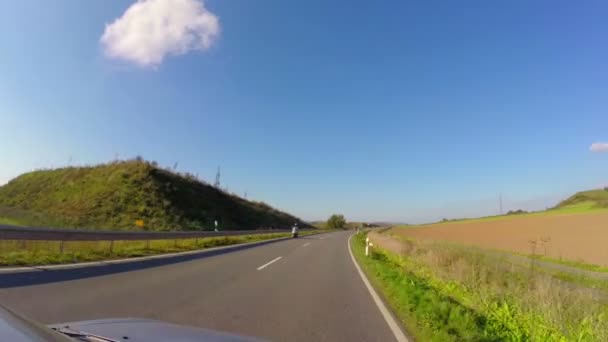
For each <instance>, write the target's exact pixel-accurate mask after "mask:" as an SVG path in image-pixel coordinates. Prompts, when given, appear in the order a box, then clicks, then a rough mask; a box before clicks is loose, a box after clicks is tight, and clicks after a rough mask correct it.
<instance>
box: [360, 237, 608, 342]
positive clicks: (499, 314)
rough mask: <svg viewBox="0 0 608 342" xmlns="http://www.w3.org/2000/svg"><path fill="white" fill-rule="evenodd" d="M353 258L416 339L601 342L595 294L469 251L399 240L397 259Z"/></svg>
mask: <svg viewBox="0 0 608 342" xmlns="http://www.w3.org/2000/svg"><path fill="white" fill-rule="evenodd" d="M364 240H365V235H364V234H359V235H357V236H356V237H355V238H354V239H353V252H354V253H355V255H356V257H357V259H358V261H359V263H360V264H361V265H362V267H363V268H364V269H365V270H366V273H367V274H368V275H369V276H370V279H371V280H372V282H374V283H375V285H376V286H377V287H378V288H379V289H380V290H381V293H383V294H384V296H385V298H386V299H387V300H388V302H389V303H390V304H391V306H392V307H393V308H394V310H395V311H396V313H397V315H398V316H399V317H400V318H401V320H402V321H403V322H404V323H405V326H406V327H407V329H408V331H409V332H410V333H411V334H413V335H414V337H416V338H417V339H418V340H421V341H606V340H608V322H607V321H606V318H607V317H608V306H607V305H606V303H605V302H603V301H602V300H599V299H598V298H597V295H596V292H597V291H596V292H594V290H592V289H587V288H581V287H576V286H572V285H571V284H568V283H565V282H562V281H560V280H558V279H556V278H555V277H553V276H551V275H547V274H545V273H543V272H540V271H538V269H537V267H535V264H534V263H532V262H531V263H530V267H529V268H521V267H514V266H513V265H512V264H509V263H507V262H504V260H501V259H499V258H489V257H487V256H486V255H484V254H483V253H479V252H477V251H475V250H474V249H473V250H471V249H467V248H457V247H454V246H450V245H445V244H440V243H420V242H418V241H414V240H408V241H403V244H402V250H401V251H400V253H399V255H397V254H395V253H391V252H387V251H381V250H378V249H375V250H374V252H373V253H372V257H370V258H366V257H364V255H363V249H364Z"/></svg>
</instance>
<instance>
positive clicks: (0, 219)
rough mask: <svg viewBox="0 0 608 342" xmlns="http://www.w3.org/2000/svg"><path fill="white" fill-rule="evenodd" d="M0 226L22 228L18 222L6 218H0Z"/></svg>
mask: <svg viewBox="0 0 608 342" xmlns="http://www.w3.org/2000/svg"><path fill="white" fill-rule="evenodd" d="M0 224H9V225H11V226H23V224H22V223H21V222H20V221H18V220H16V219H13V218H8V217H0Z"/></svg>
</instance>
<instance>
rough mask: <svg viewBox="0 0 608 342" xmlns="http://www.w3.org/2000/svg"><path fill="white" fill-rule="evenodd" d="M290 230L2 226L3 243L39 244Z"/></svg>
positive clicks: (218, 235)
mask: <svg viewBox="0 0 608 342" xmlns="http://www.w3.org/2000/svg"><path fill="white" fill-rule="evenodd" d="M287 232H290V230H288V229H265V230H225V231H219V232H215V231H186V232H175V231H171V232H148V231H144V232H141V231H136V232H131V231H113V230H83V229H56V228H44V227H17V226H9V225H0V240H38V241H125V240H175V239H193V238H205V237H223V236H237V235H255V234H270V233H287Z"/></svg>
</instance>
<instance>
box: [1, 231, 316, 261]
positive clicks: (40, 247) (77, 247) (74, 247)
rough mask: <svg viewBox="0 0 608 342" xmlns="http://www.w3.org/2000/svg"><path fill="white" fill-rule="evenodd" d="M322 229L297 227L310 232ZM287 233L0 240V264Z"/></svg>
mask: <svg viewBox="0 0 608 342" xmlns="http://www.w3.org/2000/svg"><path fill="white" fill-rule="evenodd" d="M320 232H323V231H318V230H310V231H300V234H301V235H303V236H305V235H310V234H315V233H320ZM288 236H291V234H290V233H272V234H254V235H239V236H227V237H206V238H198V239H175V240H149V241H114V242H110V241H65V242H63V243H62V242H60V241H16V240H0V266H36V265H38V266H39V265H52V264H66V263H75V262H86V261H99V260H111V259H120V258H133V257H140V256H148V255H156V254H163V253H175V252H185V251H191V250H199V249H206V248H211V247H219V246H228V245H235V244H240V243H246V242H255V241H262V240H269V239H276V238H282V237H288Z"/></svg>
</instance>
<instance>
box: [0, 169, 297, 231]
mask: <svg viewBox="0 0 608 342" xmlns="http://www.w3.org/2000/svg"><path fill="white" fill-rule="evenodd" d="M136 220H141V221H143V227H142V226H141V222H140V226H138V227H136ZM215 220H217V221H218V222H219V224H220V229H222V230H228V229H230V230H235V229H256V228H261V227H274V228H279V227H281V228H286V227H288V226H291V225H293V223H294V222H296V221H297V222H300V224H302V225H303V222H301V221H300V220H299V219H297V218H296V217H294V216H292V215H289V214H287V213H284V212H281V211H278V210H276V209H274V208H272V207H270V206H269V205H267V204H265V203H262V202H254V201H248V200H245V199H243V198H240V197H238V196H235V195H231V194H228V193H226V192H224V191H222V190H220V189H217V188H215V187H212V186H210V185H209V184H206V183H204V182H202V181H200V180H198V179H197V178H196V177H194V176H192V175H190V174H185V175H184V174H178V173H175V172H171V171H168V170H165V169H162V168H159V167H157V166H156V163H150V162H145V161H142V160H130V161H118V162H112V163H108V164H101V165H97V166H91V167H67V168H61V169H55V170H42V171H34V172H30V173H26V174H23V175H21V176H19V177H17V178H15V179H13V180H11V181H10V182H9V183H8V184H6V185H4V186H2V187H0V223H2V222H4V223H9V224H22V225H45V226H58V227H79V228H105V229H147V230H194V229H213V222H214V221H215Z"/></svg>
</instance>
